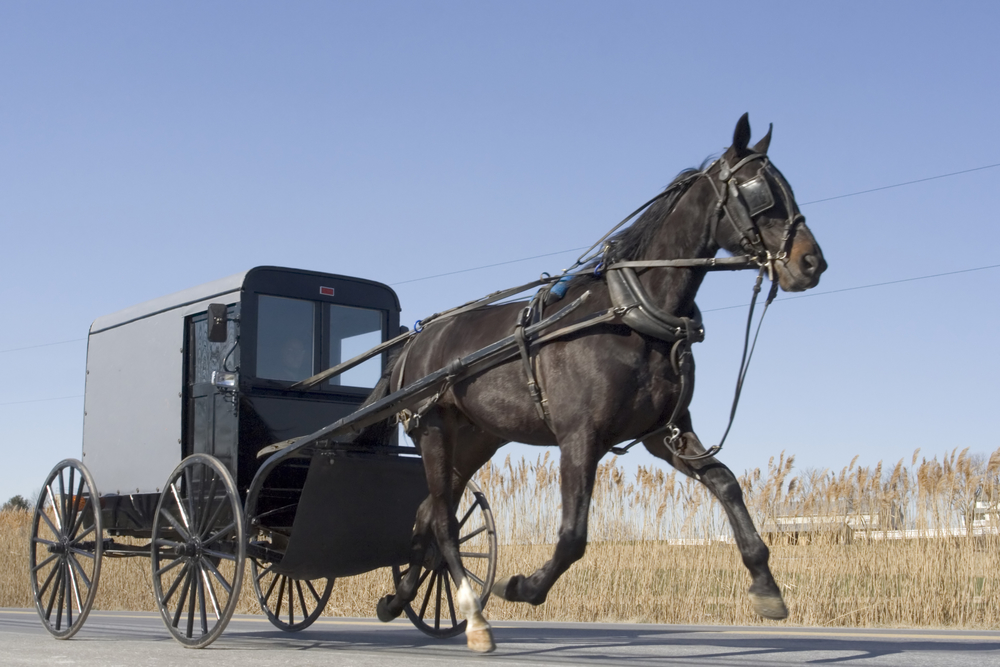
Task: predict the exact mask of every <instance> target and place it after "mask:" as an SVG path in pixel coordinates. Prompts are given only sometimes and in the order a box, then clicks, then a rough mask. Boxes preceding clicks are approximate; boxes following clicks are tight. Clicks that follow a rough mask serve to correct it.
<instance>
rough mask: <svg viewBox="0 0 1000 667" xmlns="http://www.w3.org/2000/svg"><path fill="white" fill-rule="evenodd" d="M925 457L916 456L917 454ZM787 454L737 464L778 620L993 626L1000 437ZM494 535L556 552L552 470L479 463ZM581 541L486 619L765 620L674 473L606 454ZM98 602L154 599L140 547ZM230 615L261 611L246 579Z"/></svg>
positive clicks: (724, 545)
mask: <svg viewBox="0 0 1000 667" xmlns="http://www.w3.org/2000/svg"><path fill="white" fill-rule="evenodd" d="M918 460H919V462H918ZM793 463H794V459H793V457H790V456H789V457H785V456H781V457H779V458H778V460H776V461H775V460H772V461H771V462H770V463H769V465H768V467H767V469H766V470H763V471H761V470H754V471H750V472H748V473H746V474H745V475H743V477H741V479H740V482H741V485H742V486H743V490H744V493H745V495H746V498H747V504H748V507H749V508H750V511H751V514H752V515H753V517H754V520H755V522H756V523H757V527H758V529H759V530H760V531H761V533H762V535H763V536H764V538H765V540H766V541H767V542H768V543H769V545H770V548H771V566H772V569H773V571H774V575H775V578H776V579H777V581H778V584H779V585H780V586H781V588H782V590H783V592H784V594H785V599H786V602H787V604H788V606H789V610H790V613H791V615H790V617H789V619H788V621H786V623H789V624H793V625H825V626H855V627H876V626H897V627H905V626H934V627H949V628H984V629H985V628H994V629H995V628H997V627H1000V620H998V619H1000V534H998V533H1000V530H998V528H1000V512H998V511H997V509H996V504H997V502H998V501H1000V450H997V452H994V453H993V455H992V456H991V457H990V458H989V459H986V458H985V457H977V456H970V455H969V454H968V452H967V451H963V452H958V451H952V452H950V453H947V454H945V455H944V456H942V457H941V458H940V460H938V458H936V457H935V458H933V459H931V460H927V459H926V458H923V459H921V458H920V456H919V450H918V451H917V452H914V454H913V456H912V458H911V460H910V461H909V465H906V462H905V461H902V460H901V461H900V462H898V463H897V464H895V465H893V466H883V465H882V464H881V463H879V464H878V465H876V466H874V467H872V468H865V467H857V466H855V464H854V462H851V464H850V465H849V466H847V467H845V468H843V469H842V470H841V471H839V472H836V473H835V472H830V471H826V470H824V471H815V470H807V471H802V472H799V471H795V470H794V467H793ZM477 481H478V482H479V484H480V486H482V488H483V491H484V492H485V494H486V497H487V498H488V499H489V500H490V503H491V505H492V507H493V512H494V515H495V518H496V522H497V528H498V533H499V539H500V561H499V566H498V576H505V575H507V574H513V573H517V572H521V573H529V572H531V571H533V570H534V569H535V568H537V567H538V566H539V565H541V564H542V563H543V562H544V561H545V560H546V559H547V558H548V557H549V555H550V553H551V549H552V543H553V542H554V541H555V537H556V534H557V529H558V524H559V490H558V481H559V472H558V462H557V460H556V459H555V458H553V457H550V455H549V454H545V455H544V456H542V457H539V459H538V460H537V461H535V462H534V463H529V462H519V463H517V464H513V463H511V462H510V460H509V459H508V460H507V461H506V462H505V463H503V464H495V463H493V464H489V465H487V466H486V467H485V468H484V469H483V470H482V471H481V472H480V473H479V474H478V476H477ZM30 520H31V515H30V514H29V513H27V512H3V513H0V606H2V607H30V606H31V595H30V590H29V584H28V574H27V545H28V534H29V526H30ZM590 526H591V537H590V546H589V548H588V550H587V554H586V556H585V557H584V559H583V560H581V561H580V562H578V563H576V564H575V565H574V566H573V567H572V568H571V569H570V570H569V572H567V573H566V574H565V575H564V576H563V577H562V579H560V581H559V582H558V583H557V584H556V586H555V587H554V588H553V590H552V592H551V593H550V595H549V599H548V601H547V602H546V603H545V604H544V605H541V606H539V607H530V606H528V605H523V604H511V603H507V602H503V601H500V600H495V599H493V600H491V601H490V603H489V605H488V606H487V615H488V616H489V617H490V618H494V619H531V620H551V621H556V620H558V621H596V620H604V621H628V622H656V623H718V624H737V625H751V624H773V622H770V621H762V620H760V619H758V618H757V617H756V616H754V615H753V614H752V612H751V610H750V603H749V601H748V599H747V595H746V589H747V587H748V586H749V583H750V578H749V575H748V574H747V573H746V571H745V569H744V568H743V566H742V563H741V562H740V559H739V554H738V552H737V550H736V547H735V545H734V544H732V540H731V537H730V533H729V529H728V526H727V525H726V520H725V517H724V516H723V514H722V512H721V509H720V507H719V505H718V503H716V502H715V501H714V500H713V499H712V498H711V496H710V495H709V494H708V493H707V491H705V490H704V488H703V487H702V486H701V485H700V484H698V483H697V482H694V481H692V480H689V479H687V478H685V477H683V476H679V475H677V474H676V473H675V472H671V473H665V472H664V471H663V470H661V469H646V468H640V469H639V471H638V474H637V475H635V476H634V477H633V476H630V475H627V474H626V473H625V472H624V471H623V470H622V469H621V467H619V466H618V465H617V462H616V461H615V459H613V458H612V459H609V460H608V461H606V462H605V463H603V464H602V465H601V467H600V469H599V471H598V479H597V484H596V491H595V497H594V502H593V505H592V510H591V519H590ZM102 568H103V569H102V573H101V581H100V584H99V589H98V598H97V601H96V603H95V608H98V609H127V610H154V605H153V596H152V592H151V583H150V579H151V577H150V572H149V561H148V559H142V558H133V559H110V558H108V559H105V561H104V563H103V566H102ZM245 582H246V583H245V585H244V590H243V596H242V598H243V599H242V603H241V606H240V608H239V609H238V610H237V613H260V612H259V609H258V607H257V604H256V601H255V599H254V598H253V592H252V588H251V586H250V585H249V577H248V578H247V579H245ZM390 591H391V574H390V573H389V571H388V570H379V571H376V572H372V573H369V574H366V575H360V576H357V577H351V578H348V579H342V580H339V581H338V582H337V583H336V585H335V586H334V589H333V595H332V597H331V599H330V602H329V604H328V607H327V609H326V613H327V614H328V615H334V616H373V615H374V611H375V603H376V601H377V600H378V598H379V597H380V596H382V595H384V594H385V593H387V592H390Z"/></svg>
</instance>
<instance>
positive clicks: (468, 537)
mask: <svg viewBox="0 0 1000 667" xmlns="http://www.w3.org/2000/svg"><path fill="white" fill-rule="evenodd" d="M484 530H487V528H486V526H480V527H479V528H477V529H476V530H474V531H473V532H471V533H469V534H468V535H465V536H463V537H460V538H458V543H459V544H465V543H466V542H468V541H469V540H471V539H472V538H473V537H475V536H476V535H479V534H480V533H482V532H483V531H484Z"/></svg>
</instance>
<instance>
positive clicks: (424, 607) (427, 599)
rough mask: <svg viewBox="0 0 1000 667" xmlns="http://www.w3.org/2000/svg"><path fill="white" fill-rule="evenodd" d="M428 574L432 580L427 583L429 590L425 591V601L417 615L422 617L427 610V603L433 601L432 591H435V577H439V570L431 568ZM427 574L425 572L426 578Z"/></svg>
mask: <svg viewBox="0 0 1000 667" xmlns="http://www.w3.org/2000/svg"><path fill="white" fill-rule="evenodd" d="M427 574H430V575H431V580H430V582H429V583H428V584H427V592H426V593H424V601H423V602H422V603H421V605H420V613H419V614H417V616H419V617H420V618H423V617H424V614H425V613H426V612H427V603H428V602H430V601H431V593H433V592H434V581H435V579H437V572H432V571H431V570H428V571H427ZM426 576H427V575H426V574H425V575H424V578H426Z"/></svg>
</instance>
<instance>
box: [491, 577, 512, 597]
mask: <svg viewBox="0 0 1000 667" xmlns="http://www.w3.org/2000/svg"><path fill="white" fill-rule="evenodd" d="M513 579H514V577H512V576H511V577H504V578H503V579H501V580H500V581H498V582H496V583H495V584H493V588H491V589H490V595H494V596H496V597H498V598H500V599H501V600H507V601H508V602H514V600H512V599H511V593H513V590H511V591H509V592H508V590H507V589H508V588H511V589H512V586H511V583H512V580H513Z"/></svg>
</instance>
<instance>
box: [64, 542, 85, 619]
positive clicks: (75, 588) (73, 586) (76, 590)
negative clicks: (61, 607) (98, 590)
mask: <svg viewBox="0 0 1000 667" xmlns="http://www.w3.org/2000/svg"><path fill="white" fill-rule="evenodd" d="M66 563H67V565H66V574H67V578H68V579H69V590H70V591H71V592H72V593H73V597H72V599H70V600H69V601H68V602H67V604H66V616H67V622H68V623H69V624H70V625H73V621H72V620H71V619H70V618H69V617H70V615H71V613H72V609H73V602H74V601H76V608H77V610H78V611H79V610H82V609H83V602H81V601H80V586H79V584H77V583H76V573H74V572H73V565H74V564H76V565H77V567H79V563H77V562H76V561H75V560H73V558H72V557H69V558H67V559H66Z"/></svg>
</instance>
